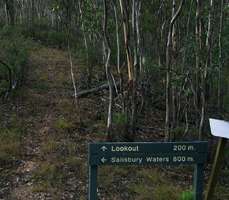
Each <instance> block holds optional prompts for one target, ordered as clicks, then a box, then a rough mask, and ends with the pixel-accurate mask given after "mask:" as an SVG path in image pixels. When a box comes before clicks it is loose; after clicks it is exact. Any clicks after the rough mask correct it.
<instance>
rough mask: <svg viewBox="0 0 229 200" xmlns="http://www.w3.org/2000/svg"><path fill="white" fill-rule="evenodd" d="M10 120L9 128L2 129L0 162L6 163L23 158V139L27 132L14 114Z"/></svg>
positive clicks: (0, 135)
mask: <svg viewBox="0 0 229 200" xmlns="http://www.w3.org/2000/svg"><path fill="white" fill-rule="evenodd" d="M8 120H9V125H8V126H7V127H0V160H2V161H5V162H10V161H13V160H19V159H20V158H21V154H22V142H21V139H22V136H23V134H24V132H25V128H24V126H23V125H22V124H21V122H20V120H18V119H17V116H16V115H14V114H13V115H12V116H11V117H10V118H9V119H8Z"/></svg>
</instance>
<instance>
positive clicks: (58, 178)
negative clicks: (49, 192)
mask: <svg viewBox="0 0 229 200" xmlns="http://www.w3.org/2000/svg"><path fill="white" fill-rule="evenodd" d="M33 180H34V181H35V182H36V183H37V185H38V186H39V187H38V188H40V190H41V189H42V186H45V187H44V188H61V186H62V185H63V183H64V180H65V176H64V174H63V171H62V167H61V165H60V164H58V163H51V162H48V161H45V162H42V163H41V164H40V166H39V167H38V168H37V169H36V171H35V172H34V174H33ZM38 188H34V190H38Z"/></svg>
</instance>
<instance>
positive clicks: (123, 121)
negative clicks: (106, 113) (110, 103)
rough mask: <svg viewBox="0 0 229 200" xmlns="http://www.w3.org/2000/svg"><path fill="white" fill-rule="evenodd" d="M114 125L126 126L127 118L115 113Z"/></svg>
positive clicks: (122, 114) (123, 114)
mask: <svg viewBox="0 0 229 200" xmlns="http://www.w3.org/2000/svg"><path fill="white" fill-rule="evenodd" d="M114 123H115V124H116V125H125V124H127V116H126V114H125V113H115V114H114Z"/></svg>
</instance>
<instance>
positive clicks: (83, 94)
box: [76, 83, 109, 98]
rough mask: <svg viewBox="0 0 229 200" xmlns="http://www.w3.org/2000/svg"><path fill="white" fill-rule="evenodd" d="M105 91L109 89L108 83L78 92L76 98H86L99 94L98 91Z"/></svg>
mask: <svg viewBox="0 0 229 200" xmlns="http://www.w3.org/2000/svg"><path fill="white" fill-rule="evenodd" d="M105 89H109V85H108V83H105V84H102V85H100V86H97V87H94V88H91V89H88V90H83V91H79V92H77V94H76V97H77V98H82V97H86V96H88V95H90V94H93V93H97V92H100V91H102V90H105Z"/></svg>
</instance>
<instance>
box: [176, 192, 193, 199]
mask: <svg viewBox="0 0 229 200" xmlns="http://www.w3.org/2000/svg"><path fill="white" fill-rule="evenodd" d="M193 199H194V198H193V192H192V191H184V192H182V193H181V196H180V198H179V200H193Z"/></svg>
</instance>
